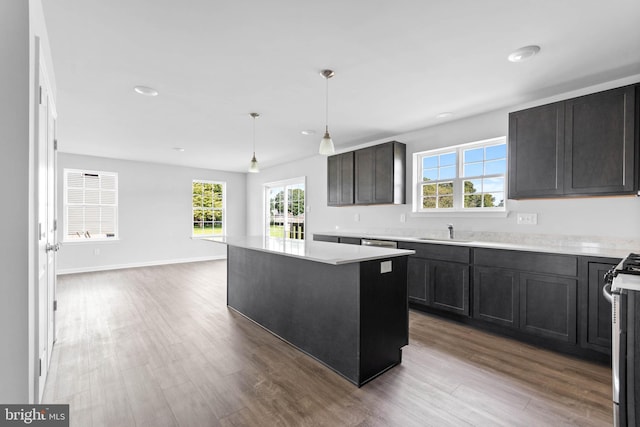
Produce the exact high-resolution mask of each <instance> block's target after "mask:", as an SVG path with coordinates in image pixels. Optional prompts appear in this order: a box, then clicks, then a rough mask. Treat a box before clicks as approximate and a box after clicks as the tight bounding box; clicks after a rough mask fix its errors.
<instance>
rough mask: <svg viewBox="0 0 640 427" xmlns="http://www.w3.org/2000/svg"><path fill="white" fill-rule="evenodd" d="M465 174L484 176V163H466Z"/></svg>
mask: <svg viewBox="0 0 640 427" xmlns="http://www.w3.org/2000/svg"><path fill="white" fill-rule="evenodd" d="M463 174H464V176H482V163H470V164H467V165H464V172H463Z"/></svg>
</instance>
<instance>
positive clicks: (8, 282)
mask: <svg viewBox="0 0 640 427" xmlns="http://www.w3.org/2000/svg"><path fill="white" fill-rule="evenodd" d="M36 38H38V39H39V41H40V45H41V49H42V52H43V55H44V58H45V66H46V68H47V71H48V73H49V77H50V84H51V86H52V94H51V95H52V96H53V97H54V98H55V77H54V70H53V64H52V62H51V55H50V52H49V41H48V37H47V30H46V25H45V22H44V14H43V12H42V5H41V3H40V0H29V1H25V0H2V1H1V2H0V58H2V66H1V67H0V93H1V94H2V97H0V146H1V147H2V156H0V171H2V179H1V180H0V194H2V197H3V199H4V202H3V205H2V210H1V213H0V219H1V220H0V233H2V237H3V238H2V243H1V245H2V257H0V271H2V275H1V276H0V277H1V278H0V338H1V340H2V345H0V402H3V403H26V402H33V401H34V399H35V394H36V392H37V391H36V390H35V387H34V385H35V383H34V369H35V361H37V356H36V355H35V353H36V352H35V345H36V344H37V343H36V340H37V336H36V335H35V329H34V319H35V303H36V296H35V276H36V275H35V272H34V270H35V268H36V267H35V253H36V250H37V244H36V243H37V241H36V239H37V231H36V230H37V215H36V214H37V213H36V210H35V197H36V196H35V192H34V188H35V186H34V183H35V164H34V159H35V154H34V153H35V150H34V147H35V144H34V135H35V134H34V127H33V125H34V111H35V108H36V105H35V93H36V91H35V64H36V62H35V58H36Z"/></svg>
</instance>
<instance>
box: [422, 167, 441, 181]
mask: <svg viewBox="0 0 640 427" xmlns="http://www.w3.org/2000/svg"><path fill="white" fill-rule="evenodd" d="M437 179H438V169H423V170H422V180H423V181H436V180H437Z"/></svg>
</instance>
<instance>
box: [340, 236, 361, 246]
mask: <svg viewBox="0 0 640 427" xmlns="http://www.w3.org/2000/svg"><path fill="white" fill-rule="evenodd" d="M339 242H340V243H346V244H347V245H359V244H360V243H361V241H360V238H359V237H340V240H339Z"/></svg>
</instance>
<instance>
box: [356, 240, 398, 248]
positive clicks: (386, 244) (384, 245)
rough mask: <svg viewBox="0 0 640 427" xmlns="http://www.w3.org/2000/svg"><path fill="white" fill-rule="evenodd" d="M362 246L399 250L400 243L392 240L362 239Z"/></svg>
mask: <svg viewBox="0 0 640 427" xmlns="http://www.w3.org/2000/svg"><path fill="white" fill-rule="evenodd" d="M360 244H361V245H362V246H379V247H382V248H394V249H398V242H394V241H392V240H374V239H362V241H361V242H360Z"/></svg>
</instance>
